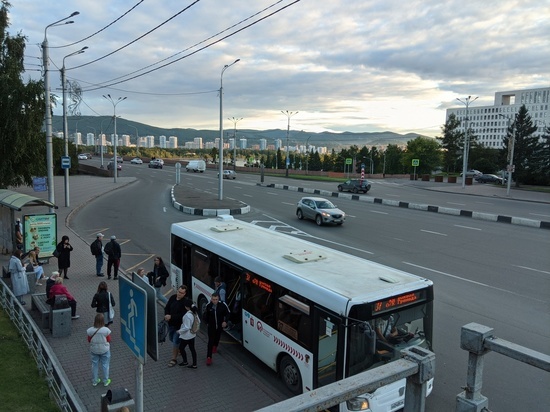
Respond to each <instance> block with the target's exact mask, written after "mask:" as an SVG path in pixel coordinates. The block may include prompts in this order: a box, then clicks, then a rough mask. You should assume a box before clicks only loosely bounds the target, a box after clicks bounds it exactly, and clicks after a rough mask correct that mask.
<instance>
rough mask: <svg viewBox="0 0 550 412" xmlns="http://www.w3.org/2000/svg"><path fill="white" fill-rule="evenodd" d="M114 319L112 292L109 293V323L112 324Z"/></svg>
mask: <svg viewBox="0 0 550 412" xmlns="http://www.w3.org/2000/svg"><path fill="white" fill-rule="evenodd" d="M114 318H115V309H114V308H113V305H112V304H111V292H109V322H112V321H113V319H114Z"/></svg>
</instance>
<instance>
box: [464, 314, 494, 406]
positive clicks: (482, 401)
mask: <svg viewBox="0 0 550 412" xmlns="http://www.w3.org/2000/svg"><path fill="white" fill-rule="evenodd" d="M491 336H493V328H489V327H487V326H483V325H480V324H477V323H469V324H467V325H464V326H463V327H462V329H461V333H460V347H461V349H464V350H467V351H468V352H469V353H468V374H467V376H466V387H465V388H464V392H462V393H460V394H458V395H457V397H456V409H455V411H456V412H482V411H484V410H487V408H488V406H489V400H488V399H487V398H486V397H485V396H483V395H482V394H481V387H482V385H483V365H484V358H483V356H484V355H485V354H486V353H488V352H490V351H489V350H487V349H485V348H484V341H485V340H486V339H488V338H490V337H491Z"/></svg>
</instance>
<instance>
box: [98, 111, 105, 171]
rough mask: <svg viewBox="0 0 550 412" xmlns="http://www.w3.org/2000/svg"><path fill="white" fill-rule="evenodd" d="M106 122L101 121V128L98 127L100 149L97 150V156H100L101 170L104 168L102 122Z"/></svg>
mask: <svg viewBox="0 0 550 412" xmlns="http://www.w3.org/2000/svg"><path fill="white" fill-rule="evenodd" d="M105 120H107V119H103V120H102V121H101V126H100V132H101V133H100V135H99V144H100V148H99V154H100V156H101V169H103V168H104V166H103V122H104V121H105Z"/></svg>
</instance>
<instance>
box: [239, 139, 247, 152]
mask: <svg viewBox="0 0 550 412" xmlns="http://www.w3.org/2000/svg"><path fill="white" fill-rule="evenodd" d="M246 145H247V140H246V139H244V138H241V139H239V148H241V149H246Z"/></svg>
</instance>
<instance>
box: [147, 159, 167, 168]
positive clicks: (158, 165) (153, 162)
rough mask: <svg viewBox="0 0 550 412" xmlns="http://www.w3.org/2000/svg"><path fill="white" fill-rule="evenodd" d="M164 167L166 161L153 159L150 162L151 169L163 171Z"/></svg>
mask: <svg viewBox="0 0 550 412" xmlns="http://www.w3.org/2000/svg"><path fill="white" fill-rule="evenodd" d="M162 166H164V160H162V159H153V160H151V161H150V162H149V168H153V169H162Z"/></svg>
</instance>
